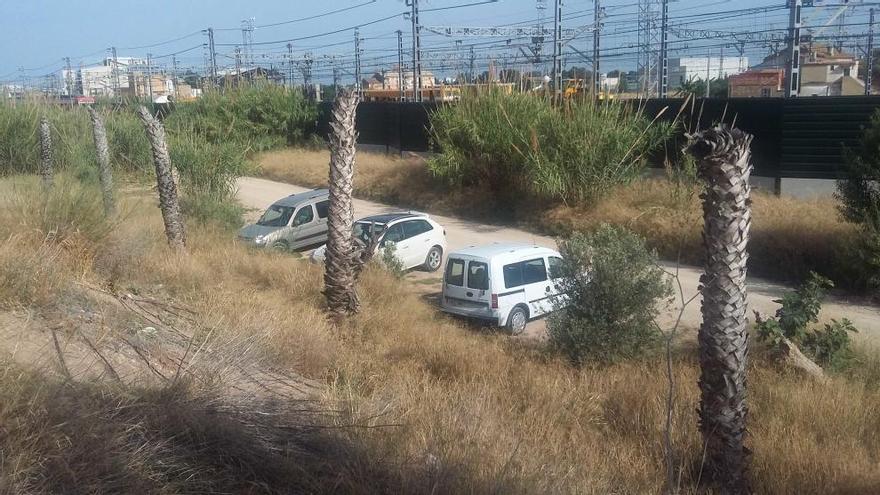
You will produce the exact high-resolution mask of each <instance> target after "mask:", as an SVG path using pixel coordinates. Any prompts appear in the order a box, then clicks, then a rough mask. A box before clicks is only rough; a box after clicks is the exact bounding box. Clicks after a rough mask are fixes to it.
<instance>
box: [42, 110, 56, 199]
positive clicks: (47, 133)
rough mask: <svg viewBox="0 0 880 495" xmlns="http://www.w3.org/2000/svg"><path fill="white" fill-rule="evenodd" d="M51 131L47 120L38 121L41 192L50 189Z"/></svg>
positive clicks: (51, 180) (51, 178)
mask: <svg viewBox="0 0 880 495" xmlns="http://www.w3.org/2000/svg"><path fill="white" fill-rule="evenodd" d="M52 175H53V173H52V130H51V129H50V127H49V119H47V118H46V117H43V118H41V119H40V177H41V179H42V183H43V190H44V191H48V190H49V189H52V182H53V177H52Z"/></svg>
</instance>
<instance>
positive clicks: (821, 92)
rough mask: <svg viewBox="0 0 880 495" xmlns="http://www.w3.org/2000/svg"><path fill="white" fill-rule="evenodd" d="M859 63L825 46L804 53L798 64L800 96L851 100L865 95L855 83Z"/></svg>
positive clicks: (856, 82) (857, 83) (862, 87)
mask: <svg viewBox="0 0 880 495" xmlns="http://www.w3.org/2000/svg"><path fill="white" fill-rule="evenodd" d="M858 74H859V59H857V58H856V57H854V56H853V55H850V54H848V53H845V52H842V51H839V50H836V49H835V48H834V47H831V46H827V45H817V46H814V47H813V48H812V49H811V50H807V51H806V54H805V56H804V58H803V60H802V62H801V89H800V94H801V95H802V96H854V95H863V94H865V83H864V82H862V81H860V80H859V79H858Z"/></svg>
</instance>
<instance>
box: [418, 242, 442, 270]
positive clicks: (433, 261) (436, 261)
mask: <svg viewBox="0 0 880 495" xmlns="http://www.w3.org/2000/svg"><path fill="white" fill-rule="evenodd" d="M441 266H443V248H441V247H440V246H434V247H432V248H431V250H430V251H428V256H426V257H425V263H424V264H423V265H422V267H423V268H424V269H425V271H426V272H436V271H437V270H439V269H440V267H441Z"/></svg>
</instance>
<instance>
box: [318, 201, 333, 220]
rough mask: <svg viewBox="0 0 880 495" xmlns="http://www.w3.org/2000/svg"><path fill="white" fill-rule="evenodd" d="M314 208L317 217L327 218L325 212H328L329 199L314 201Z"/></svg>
mask: <svg viewBox="0 0 880 495" xmlns="http://www.w3.org/2000/svg"><path fill="white" fill-rule="evenodd" d="M315 210H317V212H318V218H327V214H328V213H329V212H330V200H329V199H327V200H324V201H320V202H318V203H315Z"/></svg>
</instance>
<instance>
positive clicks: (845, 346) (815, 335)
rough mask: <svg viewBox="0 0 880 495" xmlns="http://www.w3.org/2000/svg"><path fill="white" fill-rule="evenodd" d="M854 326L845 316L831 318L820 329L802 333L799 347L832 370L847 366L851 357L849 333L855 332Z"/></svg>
mask: <svg viewBox="0 0 880 495" xmlns="http://www.w3.org/2000/svg"><path fill="white" fill-rule="evenodd" d="M857 332H858V330H856V327H854V326H853V324H852V322H850V321H849V320H847V319H846V318H843V319H841V320H840V321H838V320H831V323H826V324H825V327H824V328H822V329H816V330H813V331H812V332H810V333H807V334H806V335H804V338H803V340H802V341H801V349H802V350H803V352H804V353H805V354H807V355H808V356H811V357H812V358H813V359H814V360H816V362H817V363H820V364H822V365H823V366H826V367H829V368H831V369H833V370H840V369H844V368H846V367H847V366H849V363H850V362H851V360H852V358H853V352H852V348H851V344H852V341H851V340H850V338H849V334H850V333H857Z"/></svg>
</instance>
